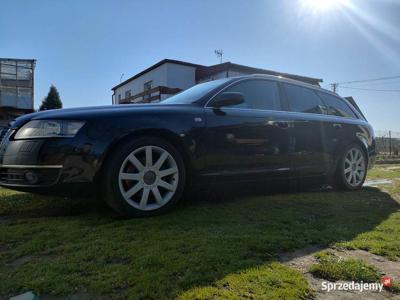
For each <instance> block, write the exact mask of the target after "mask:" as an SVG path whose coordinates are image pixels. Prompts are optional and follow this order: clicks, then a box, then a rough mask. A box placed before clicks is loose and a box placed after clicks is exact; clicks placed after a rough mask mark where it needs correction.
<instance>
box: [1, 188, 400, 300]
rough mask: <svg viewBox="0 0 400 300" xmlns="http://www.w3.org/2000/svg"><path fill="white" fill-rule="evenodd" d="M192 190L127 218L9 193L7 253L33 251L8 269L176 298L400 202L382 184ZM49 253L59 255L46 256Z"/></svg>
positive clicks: (359, 226) (344, 232) (357, 226)
mask: <svg viewBox="0 0 400 300" xmlns="http://www.w3.org/2000/svg"><path fill="white" fill-rule="evenodd" d="M188 197H189V198H190V199H186V201H184V202H182V203H181V204H179V205H178V206H177V207H176V208H175V209H174V210H172V211H171V212H169V213H168V214H164V215H161V216H157V217H151V218H140V219H131V220H119V219H117V218H115V215H114V214H113V213H112V212H111V211H110V210H109V209H107V208H106V207H105V206H104V204H102V202H100V201H97V200H96V199H94V198H88V199H71V198H55V197H43V196H34V195H30V194H23V193H21V194H4V195H3V196H2V199H1V200H0V201H1V202H2V203H3V204H1V206H0V208H1V209H0V219H1V220H2V223H5V224H6V225H7V228H8V229H7V230H8V231H7V232H5V231H4V232H3V233H4V234H5V237H4V238H2V242H3V243H4V245H6V247H5V248H4V249H1V254H2V255H1V256H0V261H1V263H4V264H6V265H12V261H13V260H15V259H16V258H18V259H20V258H21V257H23V256H24V255H26V256H27V255H29V257H30V259H29V261H28V262H27V263H24V264H19V265H18V266H17V267H9V269H7V272H8V274H9V277H8V278H9V280H15V281H17V282H18V280H19V279H18V276H21V274H24V276H23V280H24V286H26V287H30V286H34V287H35V288H37V289H38V290H40V291H41V293H42V294H44V295H46V294H47V293H50V292H51V293H53V294H54V293H56V294H57V291H59V293H61V294H63V293H67V292H68V291H76V290H78V291H79V290H83V291H89V292H93V293H99V294H102V295H110V297H125V296H127V295H128V294H129V295H135V296H137V297H136V298H143V299H149V298H153V299H159V298H167V299H171V298H176V296H177V295H180V294H181V293H184V292H185V291H189V290H191V289H193V288H195V287H199V286H200V287H201V286H208V285H212V284H213V283H215V282H216V281H218V280H219V279H221V278H224V277H225V276H227V275H229V274H232V273H237V272H239V271H241V270H245V269H248V268H252V267H256V266H260V265H263V264H266V263H270V262H273V261H278V260H279V255H280V254H281V253H284V252H288V251H294V250H297V249H301V248H305V247H309V246H327V245H330V244H333V243H336V242H340V241H349V240H352V239H353V238H355V237H356V236H357V235H359V234H361V233H363V232H367V231H370V230H372V229H374V228H375V227H376V226H377V225H379V224H381V223H382V222H384V221H385V220H386V219H387V218H388V217H389V216H390V215H391V214H392V213H394V212H396V211H398V210H399V209H400V205H399V203H398V202H396V200H395V199H393V198H392V197H391V196H390V195H389V194H388V193H385V192H383V191H381V190H380V189H377V188H363V189H362V190H360V191H357V192H333V191H330V190H327V191H325V190H321V189H319V188H315V187H312V188H305V186H302V185H301V188H300V191H299V187H298V186H297V187H295V188H294V189H293V187H290V188H288V187H287V185H284V186H283V187H282V186H273V187H265V186H259V185H254V184H250V185H228V186H225V187H219V188H217V190H213V188H210V189H209V190H208V191H206V192H199V193H196V194H193V195H192V196H190V195H189V196H187V198H188ZM4 203H9V204H7V205H5V204H4ZM10 230H11V231H12V232H13V234H8V232H9V231H10ZM27 235H29V236H30V239H26V236H27ZM7 245H9V247H7ZM11 245H12V246H13V247H11ZM32 245H36V246H35V247H32ZM37 245H40V247H39V246H37ZM16 253H18V254H16ZM49 253H52V255H53V256H56V257H57V259H51V260H49V259H46V256H48V255H49ZM59 253H62V255H59V257H58V256H57V255H58V254H59ZM30 263H35V268H36V269H35V271H36V272H38V273H41V272H42V273H43V274H47V273H46V272H49V273H50V274H51V276H53V277H56V278H64V277H63V274H62V272H66V268H67V271H68V272H69V273H68V276H65V278H64V280H58V281H54V282H53V281H52V278H53V277H51V276H49V277H46V276H44V279H43V282H42V281H41V282H39V283H38V282H37V281H35V276H34V273H32V276H31V277H30V276H29V273H27V270H28V269H29V264H30ZM60 265H61V266H63V267H60ZM66 266H68V267H66ZM60 272H61V273H60ZM59 273H60V274H59ZM54 274H56V275H54ZM50 282H51V284H50ZM98 282H101V285H99V284H98ZM15 286H18V285H16V284H15V283H13V284H11V283H10V284H7V283H5V284H4V285H3V289H4V290H2V291H0V295H1V296H4V295H6V296H8V295H10V294H11V292H16V291H15V290H14V289H15V288H14V287H15ZM49 286H50V287H51V290H49ZM149 286H154V287H157V288H152V289H151V288H149Z"/></svg>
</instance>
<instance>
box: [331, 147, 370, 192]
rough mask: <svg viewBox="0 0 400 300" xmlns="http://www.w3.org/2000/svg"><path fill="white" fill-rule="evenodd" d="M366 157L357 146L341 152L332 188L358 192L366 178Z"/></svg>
mask: <svg viewBox="0 0 400 300" xmlns="http://www.w3.org/2000/svg"><path fill="white" fill-rule="evenodd" d="M367 164H368V161H367V156H366V155H365V152H364V151H363V150H362V149H361V147H360V146H358V145H351V146H349V147H347V148H346V149H345V151H343V154H342V156H341V158H340V160H339V163H338V166H337V170H336V174H335V178H334V187H335V188H338V189H341V190H348V191H354V190H358V189H360V188H361V187H362V185H363V184H364V181H365V178H366V176H367Z"/></svg>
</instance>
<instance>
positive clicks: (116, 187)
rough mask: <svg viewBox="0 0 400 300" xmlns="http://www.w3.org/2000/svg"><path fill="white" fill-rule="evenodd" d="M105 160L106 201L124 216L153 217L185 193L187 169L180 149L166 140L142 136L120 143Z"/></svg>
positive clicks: (104, 184) (173, 203) (104, 187)
mask: <svg viewBox="0 0 400 300" xmlns="http://www.w3.org/2000/svg"><path fill="white" fill-rule="evenodd" d="M110 155H111V157H109V159H108V160H107V162H106V166H105V173H104V176H103V181H102V183H103V190H104V196H105V201H106V203H107V204H108V205H109V206H110V207H111V208H112V209H114V210H115V211H116V212H117V213H118V214H120V215H122V216H124V217H137V216H152V215H157V214H160V213H163V212H165V211H167V210H168V209H170V208H171V207H172V206H174V205H175V204H176V203H177V202H178V201H179V199H180V198H181V196H182V193H183V190H184V186H185V181H186V172H185V166H184V162H183V159H182V157H181V154H180V153H179V152H178V150H177V149H176V148H175V147H174V146H173V145H171V144H170V143H168V142H167V141H165V140H162V139H160V138H156V137H140V138H136V139H134V140H131V141H127V142H125V143H123V144H121V145H120V146H119V147H118V148H117V149H116V150H115V151H113V152H112V153H111V154H110Z"/></svg>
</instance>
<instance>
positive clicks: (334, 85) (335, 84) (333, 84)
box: [331, 83, 339, 93]
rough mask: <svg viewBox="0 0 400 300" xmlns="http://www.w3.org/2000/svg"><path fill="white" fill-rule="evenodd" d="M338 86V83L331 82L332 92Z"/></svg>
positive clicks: (335, 90)
mask: <svg viewBox="0 0 400 300" xmlns="http://www.w3.org/2000/svg"><path fill="white" fill-rule="evenodd" d="M338 86H339V83H331V89H332V92H334V93H336V92H337V89H338Z"/></svg>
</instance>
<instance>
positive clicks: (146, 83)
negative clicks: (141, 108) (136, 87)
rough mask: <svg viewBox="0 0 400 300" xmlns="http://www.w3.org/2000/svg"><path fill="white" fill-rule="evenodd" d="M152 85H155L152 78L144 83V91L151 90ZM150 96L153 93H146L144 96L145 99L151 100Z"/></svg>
mask: <svg viewBox="0 0 400 300" xmlns="http://www.w3.org/2000/svg"><path fill="white" fill-rule="evenodd" d="M152 86H153V81H152V80H151V81H147V82H145V83H144V85H143V91H144V92H147V91H149V90H151V88H152ZM150 97H151V93H148V94H145V95H144V96H143V100H149V99H150Z"/></svg>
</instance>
